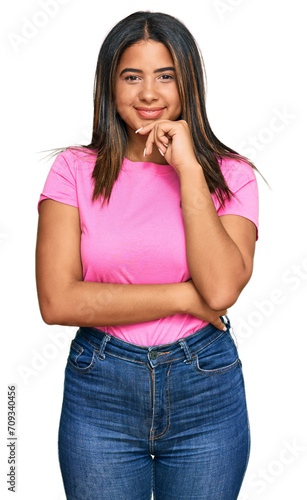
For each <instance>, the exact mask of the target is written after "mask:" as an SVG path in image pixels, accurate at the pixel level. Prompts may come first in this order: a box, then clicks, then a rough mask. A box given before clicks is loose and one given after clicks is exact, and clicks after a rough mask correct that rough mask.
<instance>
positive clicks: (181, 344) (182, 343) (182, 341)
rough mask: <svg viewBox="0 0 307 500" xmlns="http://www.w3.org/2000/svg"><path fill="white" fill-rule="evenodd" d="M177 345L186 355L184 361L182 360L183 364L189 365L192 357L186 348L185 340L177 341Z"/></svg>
mask: <svg viewBox="0 0 307 500" xmlns="http://www.w3.org/2000/svg"><path fill="white" fill-rule="evenodd" d="M179 344H180V347H181V349H183V351H184V354H185V355H186V359H185V360H184V363H187V364H189V363H191V362H192V355H191V352H190V349H189V348H188V345H187V343H186V341H185V340H179Z"/></svg>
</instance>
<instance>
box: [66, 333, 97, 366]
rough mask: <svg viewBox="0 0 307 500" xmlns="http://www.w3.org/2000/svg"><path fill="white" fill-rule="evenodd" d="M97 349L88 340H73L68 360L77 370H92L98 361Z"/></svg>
mask: <svg viewBox="0 0 307 500" xmlns="http://www.w3.org/2000/svg"><path fill="white" fill-rule="evenodd" d="M97 359H98V357H97V351H96V349H94V348H93V347H92V346H91V345H90V344H88V343H87V342H86V341H84V340H83V339H82V340H79V339H78V340H75V339H74V340H72V341H71V344H70V351H69V355H68V359H67V362H68V363H69V365H70V366H71V367H72V368H73V369H74V370H76V371H80V372H83V373H86V372H89V371H91V370H92V369H93V368H94V366H95V365H96V362H97Z"/></svg>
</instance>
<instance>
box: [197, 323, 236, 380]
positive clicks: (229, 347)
mask: <svg viewBox="0 0 307 500" xmlns="http://www.w3.org/2000/svg"><path fill="white" fill-rule="evenodd" d="M239 362H240V359H239V356H238V350H237V347H236V345H235V343H234V342H233V340H232V338H231V336H230V333H229V332H228V331H227V332H225V333H223V334H222V335H220V336H219V337H218V338H217V339H216V340H214V341H213V342H211V344H209V346H207V347H204V348H203V349H201V350H199V351H198V352H197V353H196V354H195V355H194V356H193V368H194V369H195V370H196V371H197V372H199V373H203V374H206V375H215V374H219V373H225V372H227V371H229V370H232V369H233V368H235V367H236V366H237V364H238V363H239Z"/></svg>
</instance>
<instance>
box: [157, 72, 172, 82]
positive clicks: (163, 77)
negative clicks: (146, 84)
mask: <svg viewBox="0 0 307 500" xmlns="http://www.w3.org/2000/svg"><path fill="white" fill-rule="evenodd" d="M159 78H160V79H161V80H165V81H167V80H174V79H175V78H174V77H173V76H172V75H168V74H167V73H166V74H165V75H161V76H160V77H159Z"/></svg>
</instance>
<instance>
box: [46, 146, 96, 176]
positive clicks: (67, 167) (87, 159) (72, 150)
mask: <svg viewBox="0 0 307 500" xmlns="http://www.w3.org/2000/svg"><path fill="white" fill-rule="evenodd" d="M96 158H97V153H94V152H93V151H90V150H89V149H87V148H84V147H75V146H70V147H68V148H67V149H65V150H64V151H62V152H60V153H58V155H57V156H56V158H55V160H54V162H53V165H52V169H53V170H55V171H57V172H58V173H64V172H65V171H69V172H70V174H71V175H72V176H73V177H75V176H76V174H77V172H78V170H80V169H83V168H87V167H91V168H93V165H94V164H95V161H96Z"/></svg>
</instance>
